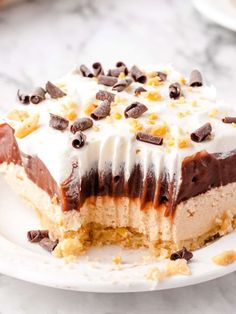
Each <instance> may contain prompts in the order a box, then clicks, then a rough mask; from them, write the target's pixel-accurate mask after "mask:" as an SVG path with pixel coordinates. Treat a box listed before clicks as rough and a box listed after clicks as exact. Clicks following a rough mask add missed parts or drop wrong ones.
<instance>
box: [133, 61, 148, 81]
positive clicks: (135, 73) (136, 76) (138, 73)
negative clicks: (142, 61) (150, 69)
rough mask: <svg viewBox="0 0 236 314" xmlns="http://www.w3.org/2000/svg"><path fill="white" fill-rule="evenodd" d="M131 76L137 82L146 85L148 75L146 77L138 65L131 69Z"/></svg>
mask: <svg viewBox="0 0 236 314" xmlns="http://www.w3.org/2000/svg"><path fill="white" fill-rule="evenodd" d="M130 74H131V76H132V78H133V79H134V80H135V82H139V83H142V84H144V83H145V82H146V80H147V77H146V75H144V74H143V72H142V71H140V70H139V68H138V67H136V65H134V66H132V68H131V69H130Z"/></svg>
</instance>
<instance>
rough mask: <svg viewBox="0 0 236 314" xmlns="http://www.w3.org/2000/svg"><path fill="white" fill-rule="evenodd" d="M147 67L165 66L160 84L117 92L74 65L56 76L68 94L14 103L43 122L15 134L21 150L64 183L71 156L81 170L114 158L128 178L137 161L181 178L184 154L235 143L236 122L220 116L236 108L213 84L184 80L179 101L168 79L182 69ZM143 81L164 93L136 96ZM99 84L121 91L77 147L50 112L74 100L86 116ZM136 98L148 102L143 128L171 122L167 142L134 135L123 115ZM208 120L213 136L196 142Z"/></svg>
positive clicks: (115, 167)
mask: <svg viewBox="0 0 236 314" xmlns="http://www.w3.org/2000/svg"><path fill="white" fill-rule="evenodd" d="M143 70H145V71H146V72H147V73H149V72H152V71H164V72H166V73H167V74H168V75H167V81H166V82H164V83H163V84H160V85H158V86H151V85H149V84H148V83H147V84H140V83H136V82H134V83H132V84H131V86H129V87H128V88H126V89H125V91H123V92H120V93H117V92H113V91H112V88H111V87H105V86H103V85H98V84H97V81H96V79H95V78H85V77H82V76H81V75H80V74H78V72H76V71H73V72H71V73H69V74H68V75H67V76H65V77H63V78H62V79H60V80H58V81H55V82H54V83H55V84H57V85H58V86H63V89H64V90H65V91H66V93H67V96H65V97H63V98H60V99H50V98H47V100H45V101H42V102H41V103H40V104H38V105H33V104H30V105H27V106H25V105H21V104H18V105H16V107H15V108H16V109H18V110H24V111H25V110H26V111H27V112H28V113H29V114H31V113H32V114H33V113H39V114H40V126H39V128H38V129H37V130H36V131H34V132H32V133H31V134H29V135H28V136H26V137H24V138H22V139H17V141H18V145H19V147H20V149H21V151H23V152H24V153H26V154H29V155H36V156H38V157H39V158H40V159H41V160H42V161H43V162H44V164H45V165H46V166H47V168H48V169H49V171H50V172H51V174H52V176H53V177H54V179H55V180H56V181H57V182H58V183H61V182H63V181H64V180H65V179H66V178H67V177H68V176H69V174H70V173H71V168H72V166H71V165H72V162H73V161H78V162H79V165H80V167H79V174H80V175H83V174H84V173H86V172H87V171H89V170H90V169H91V167H93V165H94V164H96V163H97V164H98V168H99V170H104V169H105V168H106V167H107V166H108V165H110V164H112V172H113V175H114V176H115V175H117V174H119V170H120V167H121V166H122V165H123V164H124V165H125V176H126V179H128V178H129V176H130V173H131V170H132V168H133V165H134V164H135V163H139V164H141V166H142V168H143V170H144V173H145V174H146V173H147V170H148V168H149V167H150V166H151V165H152V166H153V167H154V170H155V173H156V176H157V177H158V176H159V174H160V173H161V172H162V170H163V169H164V168H166V169H167V170H168V172H169V173H170V177H172V176H173V174H174V173H175V174H176V178H177V179H181V178H180V169H181V163H182V160H183V159H184V158H185V157H186V156H190V155H192V154H194V153H196V152H198V151H201V150H207V151H208V152H209V153H215V152H223V153H227V152H229V151H232V150H234V149H235V148H236V144H235V137H236V128H235V127H234V125H232V124H225V123H222V121H221V119H222V118H223V117H225V116H235V117H236V109H235V107H232V106H229V105H227V104H225V103H223V102H222V101H218V102H217V101H216V91H215V88H214V87H212V86H205V85H204V86H203V87H195V88H191V87H189V86H188V85H187V84H182V91H183V96H184V98H183V97H182V98H180V99H179V100H176V101H175V100H173V99H170V98H169V85H170V84H171V83H174V82H182V80H183V76H182V75H180V74H179V73H178V72H176V71H175V70H173V69H172V67H171V66H161V65H160V66H158V65H157V66H152V67H149V68H145V69H143ZM187 81H188V80H187ZM149 83H150V82H149ZM139 86H143V87H144V88H145V89H146V90H147V91H152V92H158V93H160V95H161V100H158V101H150V100H149V99H148V98H147V94H146V93H142V94H141V95H140V96H137V97H136V96H134V90H135V89H136V88H137V87H139ZM99 90H106V91H110V92H113V93H115V94H117V95H118V96H117V97H116V101H115V103H112V105H111V117H109V118H106V119H102V120H99V121H94V126H95V127H93V128H91V129H88V130H86V131H84V133H85V134H86V136H87V141H86V145H85V146H84V147H83V148H80V149H75V148H73V147H72V145H71V142H72V140H73V137H74V135H73V134H72V133H71V132H70V131H69V128H68V129H67V130H65V131H58V130H55V129H52V128H51V127H49V120H50V115H49V113H55V114H59V115H64V113H65V109H63V108H64V107H65V106H68V104H69V103H71V102H73V103H75V104H76V105H77V107H78V110H77V114H78V118H80V117H84V116H88V115H87V114H86V113H85V112H84V110H85V109H86V108H87V106H88V105H89V104H91V103H94V104H99V103H100V101H98V100H96V99H95V95H96V93H97V92H98V91H99ZM118 98H119V99H118ZM117 99H118V100H117ZM134 101H138V102H141V103H143V104H145V105H146V106H147V107H148V111H147V112H145V113H144V114H143V115H142V116H141V117H140V118H138V119H137V120H138V121H139V122H140V123H141V124H142V126H143V130H146V131H148V130H150V129H151V128H153V127H156V126H159V125H163V124H164V123H165V124H166V125H167V128H168V132H167V134H166V135H164V145H162V146H156V145H152V144H148V143H143V142H140V141H137V140H136V138H135V130H134V129H133V128H132V126H131V125H130V122H129V121H128V120H130V119H125V118H124V114H123V113H124V110H125V108H126V107H127V106H128V105H130V104H131V103H132V102H134ZM63 106H64V107H63ZM117 112H119V113H121V115H122V118H121V119H116V118H114V114H115V113H117ZM151 113H156V114H157V116H158V118H157V119H156V120H155V121H154V124H150V123H149V120H148V117H149V115H150V114H151ZM7 122H8V123H9V124H11V125H12V126H13V127H14V128H17V127H18V125H19V124H20V123H21V122H17V121H13V120H9V119H7ZM206 122H210V123H211V125H212V129H213V133H212V135H213V136H212V138H211V139H209V140H206V141H204V142H202V143H195V142H192V141H191V140H190V133H192V132H193V131H195V130H196V129H197V128H199V127H201V126H202V125H203V124H205V123H206ZM97 127H98V129H99V130H97ZM183 139H184V140H186V141H187V147H183V148H180V147H179V145H178V142H179V140H183ZM180 146H181V145H180ZM183 146H185V145H183Z"/></svg>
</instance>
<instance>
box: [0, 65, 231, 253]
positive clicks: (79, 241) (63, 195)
mask: <svg viewBox="0 0 236 314" xmlns="http://www.w3.org/2000/svg"><path fill="white" fill-rule="evenodd" d="M17 95H18V102H17V104H16V106H15V107H14V108H12V109H11V110H10V111H9V112H8V113H6V115H5V116H4V117H2V119H1V124H0V171H1V173H2V174H3V175H4V177H5V179H6V181H7V182H8V183H9V184H10V185H11V186H12V188H13V189H14V190H15V191H16V193H17V194H19V195H20V196H21V197H22V198H23V199H24V200H26V201H27V202H28V203H29V204H30V205H31V206H32V207H33V208H35V209H36V211H37V212H38V214H39V218H40V220H41V224H42V227H43V228H44V229H46V230H48V232H49V237H50V239H51V241H56V244H57V245H55V246H53V249H54V251H53V252H54V254H55V255H56V256H68V255H80V254H81V253H83V252H85V251H86V250H87V249H88V248H89V247H91V246H93V245H103V244H109V243H112V244H119V245H122V246H125V247H132V248H137V247H142V246H144V247H148V248H150V250H151V252H153V253H154V254H157V255H158V254H160V252H161V251H162V250H163V249H164V250H166V251H167V252H169V253H171V252H173V251H175V250H177V249H180V248H182V247H183V246H185V247H186V248H188V249H190V250H194V249H196V248H199V247H201V246H203V245H204V244H205V243H207V242H209V241H211V240H212V239H215V238H216V237H219V236H222V235H224V234H226V233H228V232H230V231H231V230H233V228H234V226H235V215H236V142H235V138H236V109H235V108H234V107H231V106H230V105H229V104H225V103H223V102H222V101H216V91H215V88H214V87H213V86H206V84H205V83H204V82H203V79H202V75H201V73H200V72H199V71H198V70H194V71H192V73H190V75H189V77H188V78H185V77H184V76H183V75H181V74H179V73H178V72H176V71H175V70H174V69H173V68H172V67H171V66H162V65H159V66H150V67H141V66H140V67H138V66H136V65H135V66H132V67H127V66H126V65H125V64H124V63H123V62H118V63H117V64H116V66H115V67H114V68H111V69H107V70H105V69H104V68H103V67H102V65H101V64H100V63H98V62H97V63H94V64H93V65H92V66H91V67H90V68H89V67H87V66H86V65H81V66H80V67H78V68H76V69H75V70H73V71H72V72H71V73H69V74H68V75H66V76H65V77H63V78H61V79H59V80H57V81H54V82H47V83H46V85H45V86H43V87H38V88H36V89H35V90H34V91H32V93H30V94H24V93H22V91H18V94H17ZM19 214H20V213H19ZM29 228H30V226H29Z"/></svg>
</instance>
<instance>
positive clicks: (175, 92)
mask: <svg viewBox="0 0 236 314" xmlns="http://www.w3.org/2000/svg"><path fill="white" fill-rule="evenodd" d="M169 95H170V98H174V99H178V98H179V97H180V95H181V86H180V84H179V83H177V82H176V83H173V84H171V85H170V86H169Z"/></svg>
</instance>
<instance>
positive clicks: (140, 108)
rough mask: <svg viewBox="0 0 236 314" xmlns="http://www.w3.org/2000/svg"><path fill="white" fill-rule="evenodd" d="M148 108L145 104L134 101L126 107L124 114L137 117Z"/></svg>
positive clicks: (127, 116)
mask: <svg viewBox="0 0 236 314" xmlns="http://www.w3.org/2000/svg"><path fill="white" fill-rule="evenodd" d="M147 110H148V108H147V107H146V106H145V105H143V104H141V103H139V102H134V103H132V104H131V105H129V106H128V107H127V108H126V109H125V112H124V114H125V117H126V118H134V119H136V118H138V117H140V116H141V115H142V114H143V113H144V112H145V111H147Z"/></svg>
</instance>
